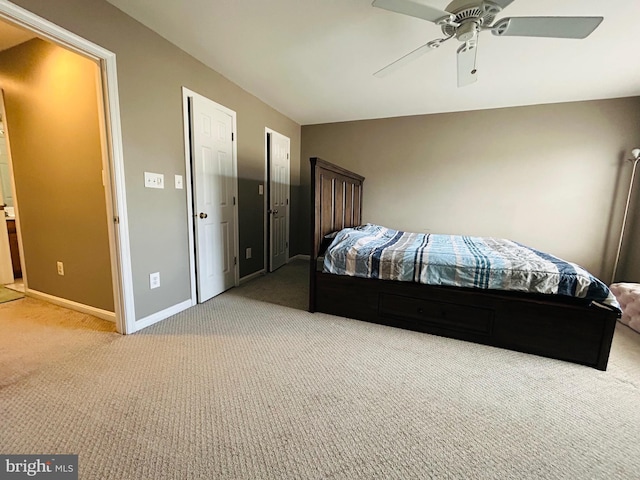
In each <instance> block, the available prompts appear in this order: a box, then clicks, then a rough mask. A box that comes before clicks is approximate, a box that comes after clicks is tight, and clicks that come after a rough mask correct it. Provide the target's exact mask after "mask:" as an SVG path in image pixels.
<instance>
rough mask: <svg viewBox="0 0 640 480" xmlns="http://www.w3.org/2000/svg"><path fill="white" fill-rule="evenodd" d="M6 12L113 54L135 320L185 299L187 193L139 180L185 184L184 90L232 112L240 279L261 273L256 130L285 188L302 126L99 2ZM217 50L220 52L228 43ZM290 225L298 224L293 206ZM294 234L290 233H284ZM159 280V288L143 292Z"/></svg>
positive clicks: (260, 154) (64, 0) (35, 1)
mask: <svg viewBox="0 0 640 480" xmlns="http://www.w3.org/2000/svg"><path fill="white" fill-rule="evenodd" d="M14 3H16V4H18V5H20V6H22V7H24V8H26V9H27V10H30V11H32V12H33V13H35V14H37V15H40V16H42V17H44V18H46V19H48V20H50V21H52V22H53V23H56V24H58V25H60V26H61V27H63V28H66V29H68V30H70V31H72V32H74V33H76V34H78V35H80V36H81V37H84V38H86V39H88V40H90V41H92V42H94V43H97V44H98V45H101V46H103V47H104V48H107V49H108V50H110V51H112V52H114V53H115V54H116V57H117V68H118V86H119V93H120V109H121V115H122V137H123V142H124V162H125V177H126V190H127V202H128V211H129V228H130V241H131V256H132V269H133V283H134V298H135V309H136V318H138V319H140V318H143V317H146V316H148V315H151V314H153V313H155V312H158V311H161V310H163V309H165V308H168V307H170V306H173V305H176V304H178V303H180V302H182V301H184V300H187V299H188V298H190V296H191V291H190V283H189V270H188V269H189V261H188V258H189V256H188V255H189V250H188V244H187V198H186V190H175V189H173V188H171V184H172V182H167V184H168V186H169V188H165V189H164V190H155V189H145V188H144V187H143V175H144V172H145V171H152V172H158V173H164V174H165V176H166V178H169V179H172V178H173V175H175V174H182V175H184V174H185V163H184V143H183V128H182V127H183V125H182V92H181V87H182V86H185V87H187V88H189V89H191V90H194V91H196V92H198V93H200V94H202V95H204V96H206V97H209V98H211V99H212V100H214V101H216V102H218V103H220V104H222V105H224V106H226V107H228V108H230V109H232V110H235V111H236V113H237V122H238V143H237V145H238V175H239V199H238V202H239V216H240V221H239V223H240V225H239V226H240V231H239V233H240V252H241V253H242V252H244V251H245V248H246V247H251V248H252V251H253V255H254V260H252V262H251V263H249V262H247V261H246V260H245V259H244V255H242V254H241V255H240V256H239V257H240V258H239V261H240V273H241V275H247V274H249V273H251V272H253V271H256V270H259V269H261V268H262V264H263V258H262V252H263V228H262V224H263V222H262V219H263V216H262V215H263V212H262V209H263V207H262V205H263V203H262V201H263V197H261V196H259V195H258V187H257V185H258V183H259V182H260V181H261V180H262V179H263V177H264V136H265V133H264V129H265V127H269V128H272V129H274V130H276V131H278V132H280V133H282V134H283V135H287V136H288V137H290V138H291V152H292V159H291V166H292V171H291V176H292V183H293V184H294V185H295V184H297V183H298V182H299V171H298V165H299V164H300V161H299V160H300V159H299V152H300V126H299V125H297V124H296V123H295V122H293V121H292V120H290V119H289V118H287V117H285V116H284V115H282V114H280V113H278V112H277V111H276V110H274V109H273V108H271V107H269V106H268V105H266V104H264V103H263V102H261V101H260V100H258V99H257V98H256V97H254V96H252V95H250V94H248V93H247V92H246V91H244V90H242V89H241V88H239V87H238V86H237V85H235V84H234V83H232V82H230V81H229V80H227V79H226V78H224V77H223V76H221V75H220V74H218V73H216V72H215V71H213V70H211V69H210V68H207V67H206V66H204V65H203V64H202V63H200V62H198V61H196V60H195V59H194V58H192V57H190V56H189V55H187V54H186V53H185V52H183V51H182V50H180V49H179V48H177V47H176V46H174V45H172V44H171V43H169V42H167V41H166V40H164V39H163V38H162V37H160V36H159V35H157V34H155V33H154V32H152V31H151V30H149V29H147V28H146V27H144V26H143V25H141V24H140V23H138V22H136V21H135V20H133V19H132V18H131V17H129V16H127V15H125V14H124V13H123V12H121V11H120V10H118V9H116V8H115V7H113V6H112V5H110V4H109V3H107V2H105V1H103V0H57V1H55V2H42V1H41V0H16V1H15V2H14ZM220 41H225V42H228V41H229V40H228V39H221V40H220ZM292 211H293V212H294V214H293V215H292V216H293V217H294V218H297V217H298V214H297V206H296V205H292ZM292 228H295V225H292ZM152 272H160V275H161V284H162V285H161V287H160V288H157V289H154V290H150V289H149V274H150V273H152Z"/></svg>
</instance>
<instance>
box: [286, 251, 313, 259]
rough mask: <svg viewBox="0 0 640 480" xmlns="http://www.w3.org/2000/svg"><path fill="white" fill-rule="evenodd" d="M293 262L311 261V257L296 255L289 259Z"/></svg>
mask: <svg viewBox="0 0 640 480" xmlns="http://www.w3.org/2000/svg"><path fill="white" fill-rule="evenodd" d="M291 260H307V261H309V260H311V256H310V255H303V254H302V253H299V254H298V255H294V256H293V257H291V258H290V259H289V261H291Z"/></svg>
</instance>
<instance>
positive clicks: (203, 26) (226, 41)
mask: <svg viewBox="0 0 640 480" xmlns="http://www.w3.org/2000/svg"><path fill="white" fill-rule="evenodd" d="M108 1H109V2H110V3H112V4H113V5H115V6H117V7H118V8H120V9H121V10H123V11H124V12H126V13H128V14H129V15H131V16H132V17H134V18H136V19H137V20H139V21H140V22H142V23H143V24H145V25H147V26H148V27H150V28H151V29H153V30H155V31H156V32H158V33H159V34H160V35H162V36H163V37H165V38H166V39H168V40H169V41H171V42H172V43H174V44H176V45H177V46H179V47H180V48H182V49H183V50H185V51H187V52H189V53H190V54H191V55H193V56H194V57H196V58H197V59H199V60H200V61H202V62H203V63H205V64H207V65H209V66H210V67H211V68H213V69H214V70H216V71H218V72H220V73H221V74H222V75H224V76H225V77H227V78H228V79H230V80H232V81H233V82H235V83H236V84H238V85H240V86H241V87H242V88H244V89H245V90H247V91H248V92H250V93H252V94H254V95H255V96H256V97H258V98H260V99H261V100H263V101H264V102H266V103H267V104H269V105H271V106H272V107H274V108H275V109H277V110H278V111H280V112H282V113H283V114H285V115H287V116H289V117H290V118H291V119H293V120H295V121H296V122H298V123H300V124H302V125H308V124H315V123H326V122H336V121H346V120H355V119H365V118H381V117H392V116H401V115H412V114H425V113H440V112H453V111H465V110H477V109H486V108H496V107H507V106H516V105H532V104H541V103H556V102H565V101H577V100H591V99H600V98H614V97H625V96H635V95H640V54H639V49H638V44H637V43H636V40H637V39H638V37H640V30H639V29H638V18H640V1H638V0H616V1H604V0H516V1H515V2H514V3H513V4H511V6H509V7H508V8H507V9H505V11H504V12H502V13H501V14H500V15H499V16H498V19H499V18H503V17H505V16H510V17H516V16H556V15H557V16H564V15H569V16H603V17H604V21H603V22H602V24H601V25H600V26H599V27H598V29H597V30H596V31H595V32H594V33H593V34H592V35H591V36H589V37H588V38H587V39H585V40H561V39H546V38H519V37H496V36H494V35H492V34H491V33H490V32H483V33H482V34H481V35H480V38H479V46H478V64H477V67H478V77H479V79H478V82H477V83H475V84H473V85H470V86H468V87H464V88H458V87H457V84H456V49H457V48H458V45H459V44H458V43H457V42H456V41H455V40H451V41H450V42H448V43H445V44H444V45H443V46H442V47H441V48H440V49H438V50H436V51H433V52H432V53H429V54H428V55H425V56H422V57H420V58H419V59H417V60H416V61H415V62H413V63H411V64H410V65H407V66H405V67H404V68H402V69H401V70H398V71H396V72H394V73H393V74H391V75H389V76H387V77H385V78H382V79H380V78H375V77H373V75H372V74H373V73H374V72H375V71H377V70H379V69H380V68H382V67H383V66H385V65H387V64H388V63H390V62H392V61H394V60H396V59H397V58H398V57H400V56H402V55H404V54H406V53H408V52H410V51H411V50H413V49H414V48H416V47H418V46H420V45H422V44H424V43H426V42H427V41H429V40H432V39H435V38H441V36H442V32H441V31H440V28H439V27H438V26H436V25H434V24H432V23H429V22H426V21H424V20H419V19H416V18H412V17H407V16H404V15H400V14H397V13H392V12H389V11H386V10H381V9H378V8H374V7H372V6H371V1H372V0H182V1H179V2H176V1H175V0H108ZM418 1H423V3H427V4H429V5H432V6H435V7H438V8H441V9H444V8H445V7H446V6H447V4H448V3H449V2H448V0H418Z"/></svg>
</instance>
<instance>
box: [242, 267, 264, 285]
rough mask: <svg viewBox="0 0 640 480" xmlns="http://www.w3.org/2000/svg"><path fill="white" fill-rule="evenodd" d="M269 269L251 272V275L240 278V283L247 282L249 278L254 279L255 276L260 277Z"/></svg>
mask: <svg viewBox="0 0 640 480" xmlns="http://www.w3.org/2000/svg"><path fill="white" fill-rule="evenodd" d="M266 272H267V271H266V270H265V269H264V268H263V269H262V270H258V271H257V272H253V273H250V274H249V275H245V276H244V277H242V278H241V279H240V285H242V284H243V283H247V282H248V281H249V280H253V279H254V278H258V277H261V276H263V275H264V274H265V273H266Z"/></svg>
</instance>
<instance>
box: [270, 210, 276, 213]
mask: <svg viewBox="0 0 640 480" xmlns="http://www.w3.org/2000/svg"><path fill="white" fill-rule="evenodd" d="M269 213H278V210H269Z"/></svg>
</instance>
